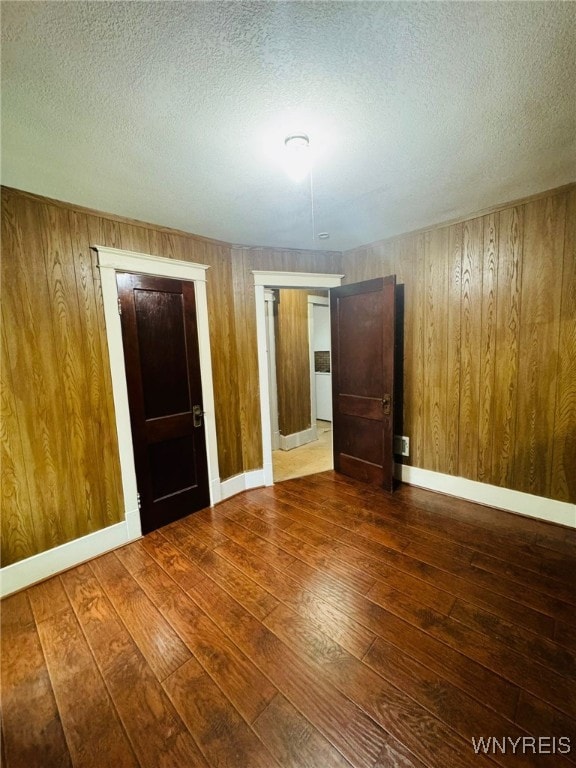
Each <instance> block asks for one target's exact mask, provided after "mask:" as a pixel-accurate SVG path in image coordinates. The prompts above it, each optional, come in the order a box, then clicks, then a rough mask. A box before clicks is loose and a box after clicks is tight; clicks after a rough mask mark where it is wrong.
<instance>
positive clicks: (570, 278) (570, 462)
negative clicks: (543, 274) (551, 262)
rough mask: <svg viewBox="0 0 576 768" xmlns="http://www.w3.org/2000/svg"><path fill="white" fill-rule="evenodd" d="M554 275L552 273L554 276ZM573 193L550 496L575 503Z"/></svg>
mask: <svg viewBox="0 0 576 768" xmlns="http://www.w3.org/2000/svg"><path fill="white" fill-rule="evenodd" d="M557 275H558V273H556V276H557ZM575 468H576V190H574V189H573V190H572V191H570V192H569V193H567V195H566V233H565V239H564V262H563V270H562V294H561V298H560V335H559V340H558V357H557V371H556V409H555V414H554V442H553V447H552V477H551V487H550V496H551V497H552V498H554V499H560V500H561V501H570V502H572V503H576V469H575Z"/></svg>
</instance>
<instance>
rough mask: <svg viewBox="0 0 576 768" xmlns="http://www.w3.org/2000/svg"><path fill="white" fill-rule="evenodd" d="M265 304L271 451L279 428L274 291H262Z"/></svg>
mask: <svg viewBox="0 0 576 768" xmlns="http://www.w3.org/2000/svg"><path fill="white" fill-rule="evenodd" d="M264 300H265V302H266V349H267V352H268V385H269V394H270V430H271V434H272V450H273V451H277V450H278V449H279V448H280V427H279V424H278V380H277V377H276V327H275V323H274V304H275V302H276V296H275V295H274V291H272V290H271V289H269V288H267V289H266V290H265V291H264Z"/></svg>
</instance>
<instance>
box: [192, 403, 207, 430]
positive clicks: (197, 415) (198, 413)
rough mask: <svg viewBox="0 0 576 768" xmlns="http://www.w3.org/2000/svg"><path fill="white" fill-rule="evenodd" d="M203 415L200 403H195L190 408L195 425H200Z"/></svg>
mask: <svg viewBox="0 0 576 768" xmlns="http://www.w3.org/2000/svg"><path fill="white" fill-rule="evenodd" d="M203 415H204V411H203V410H202V406H201V405H195V406H193V408H192V418H193V421H194V426H195V427H201V426H202V416H203Z"/></svg>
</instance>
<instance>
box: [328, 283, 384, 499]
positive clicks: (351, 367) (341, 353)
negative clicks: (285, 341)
mask: <svg viewBox="0 0 576 768" xmlns="http://www.w3.org/2000/svg"><path fill="white" fill-rule="evenodd" d="M395 288H396V276H395V275H392V276H390V277H379V278H376V279H375V280H367V281H365V282H362V283H354V284H352V285H344V286H341V287H340V288H334V289H332V290H331V291H330V313H331V326H332V398H333V412H334V422H333V431H334V469H335V470H336V471H337V472H341V473H342V474H344V475H349V476H350V477H354V478H356V479H357V480H363V481H364V482H369V483H374V484H377V485H380V486H381V487H382V488H384V489H385V490H387V491H392V490H393V485H394V453H393V441H394V426H393V425H394V343H395V338H394V332H395Z"/></svg>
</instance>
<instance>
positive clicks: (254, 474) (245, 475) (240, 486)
mask: <svg viewBox="0 0 576 768" xmlns="http://www.w3.org/2000/svg"><path fill="white" fill-rule="evenodd" d="M264 484H265V483H264V470H263V469H254V470H252V471H251V472H241V473H240V474H239V475H234V477H229V478H228V479H227V480H223V481H222V482H221V483H220V493H221V499H222V501H223V500H224V499H229V498H230V496H235V495H236V494H237V493H242V491H247V490H249V489H250V488H259V487H260V486H262V485H264Z"/></svg>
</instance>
